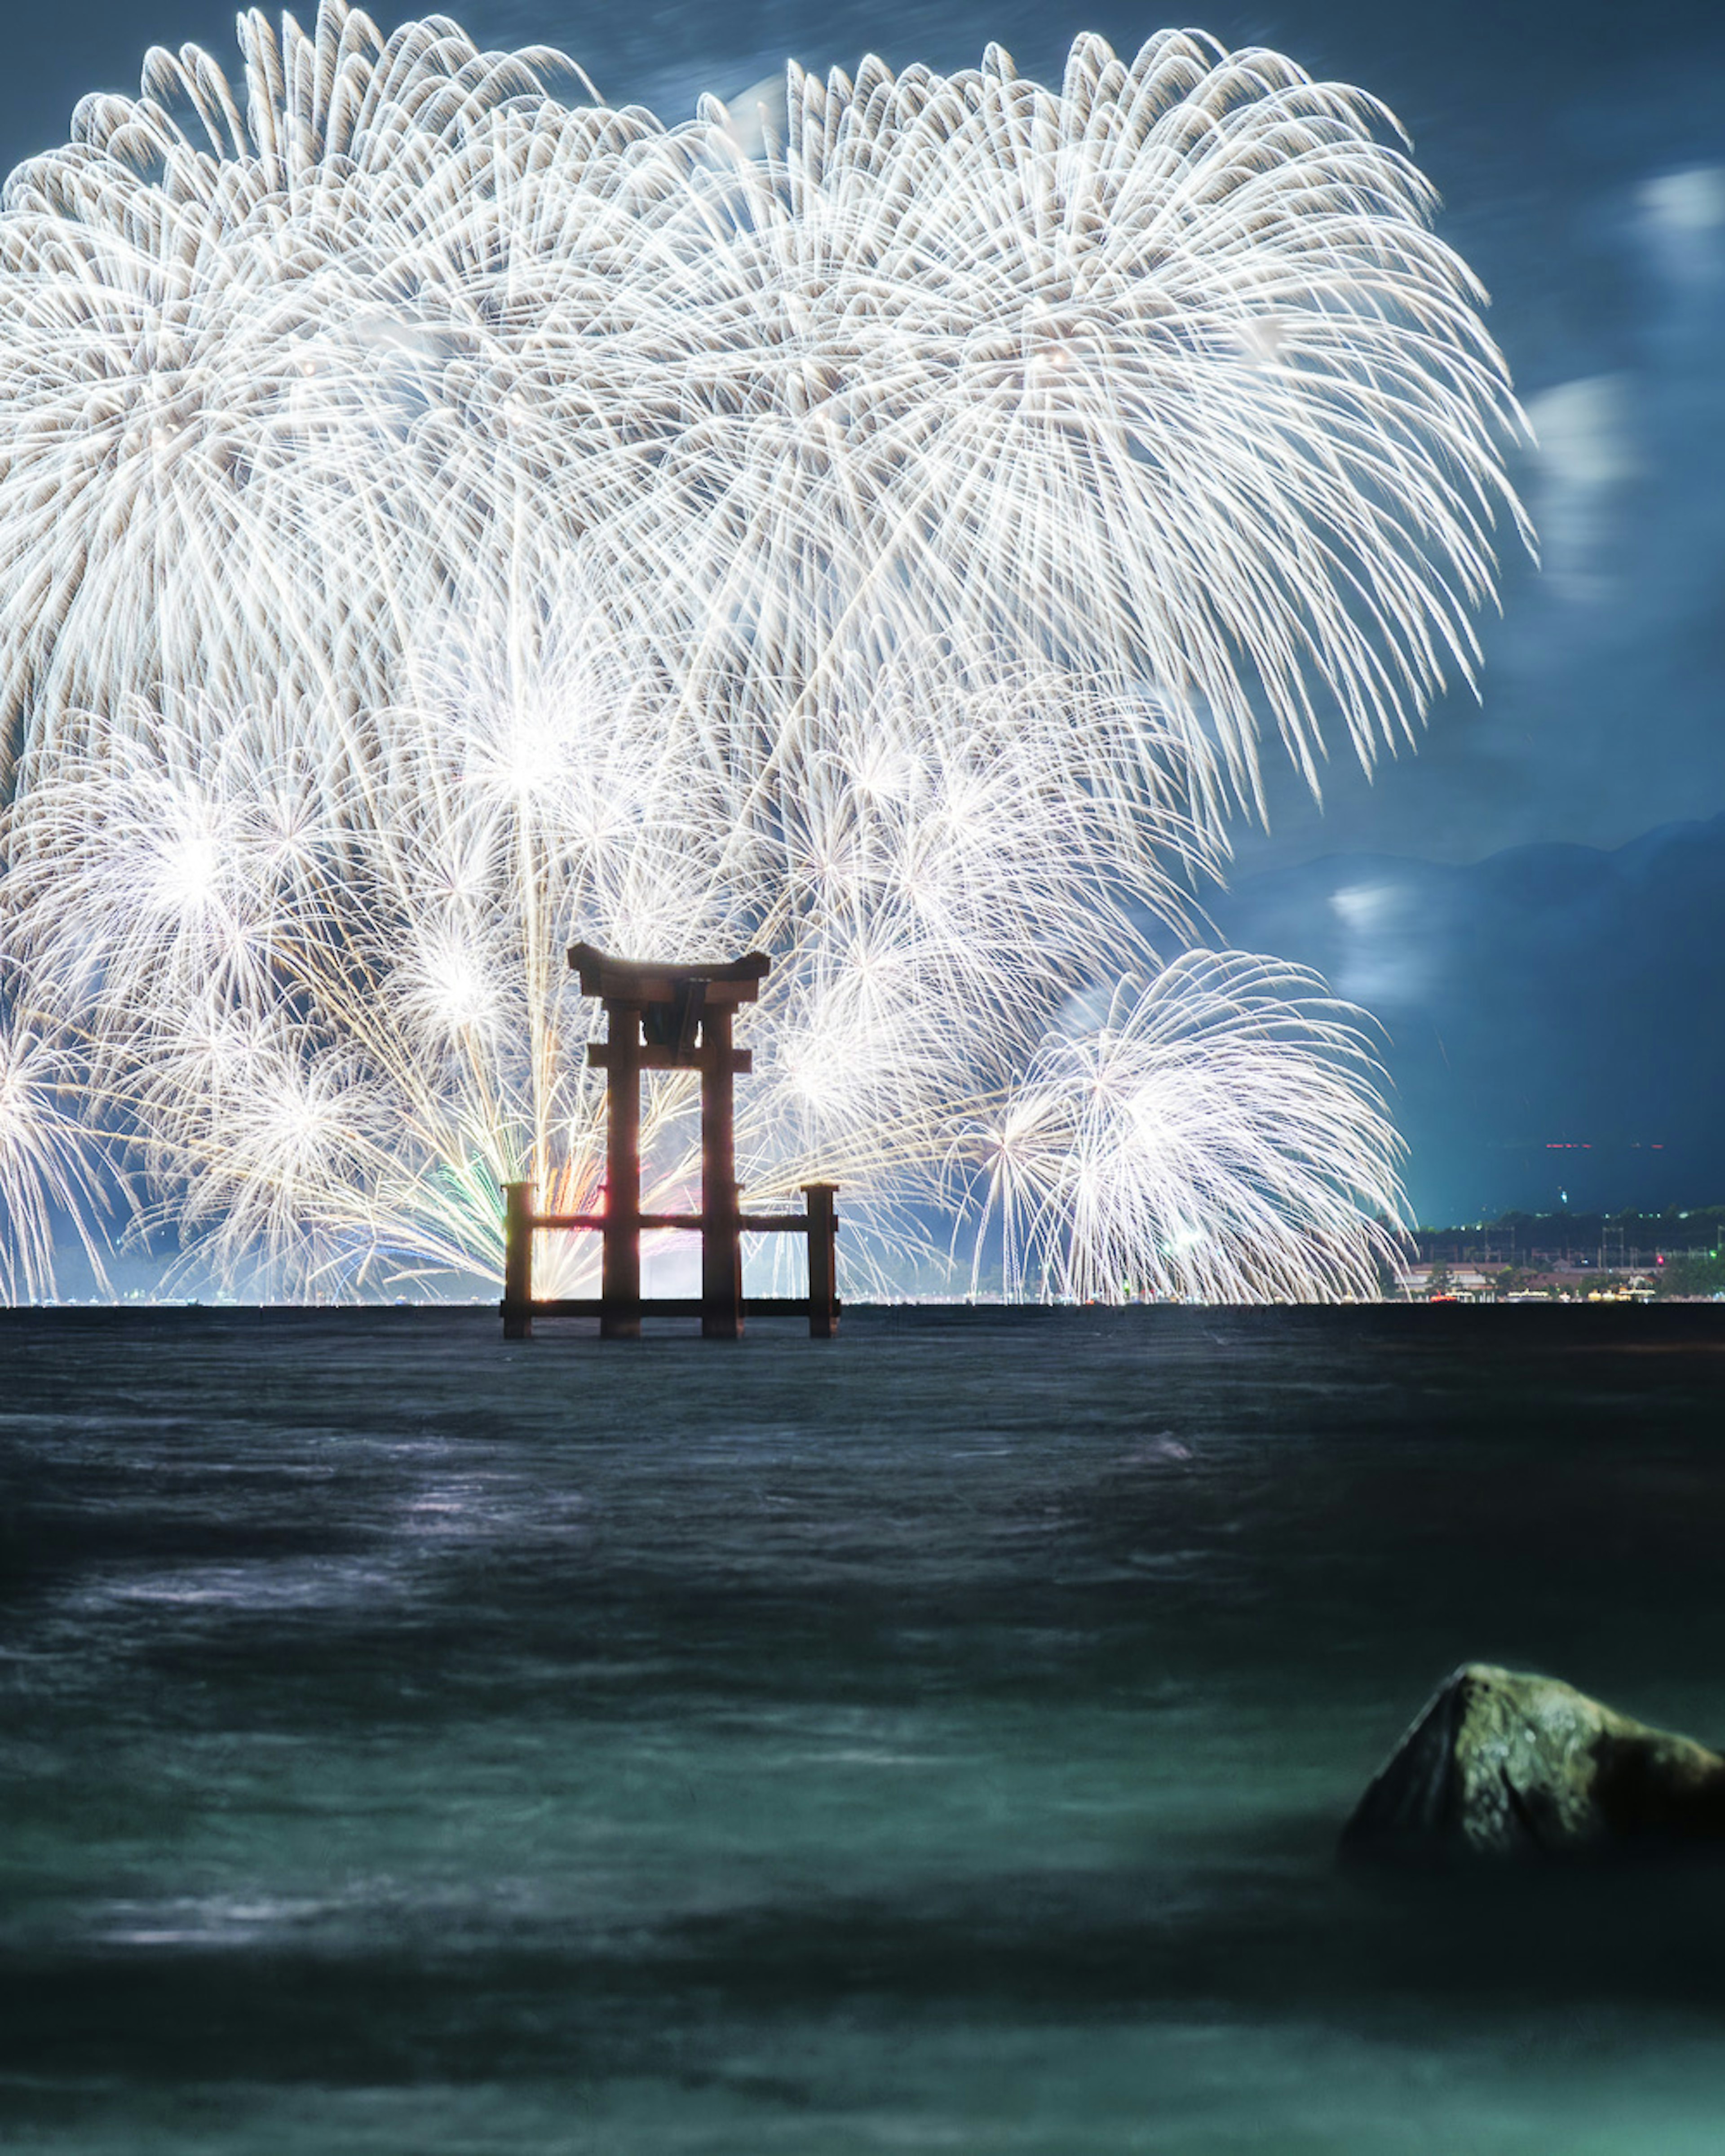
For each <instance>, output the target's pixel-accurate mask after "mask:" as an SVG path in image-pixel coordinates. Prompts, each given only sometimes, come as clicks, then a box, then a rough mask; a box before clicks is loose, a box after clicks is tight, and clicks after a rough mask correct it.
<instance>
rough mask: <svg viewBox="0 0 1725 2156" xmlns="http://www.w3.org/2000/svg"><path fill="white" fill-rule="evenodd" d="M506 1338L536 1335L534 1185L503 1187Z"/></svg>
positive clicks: (504, 1324)
mask: <svg viewBox="0 0 1725 2156" xmlns="http://www.w3.org/2000/svg"><path fill="white" fill-rule="evenodd" d="M503 1337H504V1338H505V1339H506V1340H531V1338H532V1337H533V1186H532V1184H531V1183H505V1184H504V1186H503Z"/></svg>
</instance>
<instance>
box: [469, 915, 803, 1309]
mask: <svg viewBox="0 0 1725 2156" xmlns="http://www.w3.org/2000/svg"><path fill="white" fill-rule="evenodd" d="M569 963H570V965H571V966H572V968H574V969H575V971H576V972H577V973H578V974H579V975H580V977H581V993H583V995H584V996H595V997H597V998H598V999H599V1000H600V1001H601V1002H602V1003H603V1004H604V1006H605V1018H606V1021H607V1028H606V1038H605V1039H603V1040H602V1041H597V1040H596V1041H591V1042H589V1043H588V1050H587V1057H588V1062H589V1063H591V1064H594V1065H598V1068H599V1069H600V1070H603V1071H604V1073H605V1074H606V1086H605V1209H604V1211H603V1213H543V1214H538V1213H535V1212H534V1210H533V1186H532V1184H531V1183H505V1185H504V1186H503V1194H504V1200H505V1221H504V1262H503V1337H504V1338H505V1339H506V1340H526V1339H529V1338H531V1335H532V1330H533V1319H534V1317H535V1315H536V1314H538V1315H541V1316H544V1317H598V1321H599V1333H600V1337H602V1338H603V1339H606V1340H634V1339H639V1337H640V1331H641V1317H642V1313H643V1312H649V1313H651V1314H654V1315H655V1316H662V1317H694V1316H695V1315H696V1313H697V1312H698V1313H699V1315H700V1317H701V1333H702V1335H703V1337H705V1338H706V1339H709V1340H735V1339H737V1338H739V1337H741V1335H742V1318H743V1308H742V1238H743V1236H744V1235H746V1234H758V1235H806V1236H807V1238H808V1240H809V1293H808V1296H807V1298H806V1299H805V1298H804V1297H803V1296H756V1297H754V1298H753V1299H752V1301H751V1302H750V1305H749V1307H750V1308H751V1309H752V1310H754V1311H758V1312H762V1314H778V1313H783V1312H795V1313H797V1314H798V1315H800V1314H801V1313H802V1312H804V1311H806V1312H808V1315H809V1332H810V1333H811V1334H812V1335H813V1336H814V1337H815V1338H816V1339H820V1340H829V1339H831V1337H833V1334H834V1331H835V1330H836V1328H837V1326H838V1322H839V1299H838V1265H837V1238H838V1233H839V1218H838V1204H837V1188H838V1187H837V1185H836V1184H834V1183H804V1184H803V1186H802V1188H803V1197H804V1199H806V1200H807V1209H806V1211H804V1212H802V1213H745V1212H744V1211H743V1210H742V1204H741V1201H740V1199H739V1195H738V1192H737V1141H736V1128H735V1120H734V1091H733V1086H732V1081H733V1080H734V1079H736V1078H737V1076H739V1075H743V1074H746V1073H747V1071H748V1070H750V1069H751V1067H752V1062H753V1058H752V1056H751V1055H750V1053H749V1051H748V1050H747V1049H743V1048H735V1047H733V1046H732V1039H731V1028H732V1020H733V1019H734V1018H735V1016H736V1013H737V1005H738V1004H752V1003H753V1002H754V1000H755V998H756V997H757V995H759V993H760V992H761V982H762V978H764V976H765V975H766V973H767V972H768V968H769V967H770V965H771V963H772V961H771V960H770V959H768V958H767V957H763V956H762V953H761V952H758V951H752V952H749V953H748V954H747V957H742V958H733V959H732V960H730V961H729V962H728V963H725V964H721V965H716V966H658V965H654V964H652V963H650V962H648V963H639V962H634V961H632V960H629V959H625V958H610V957H606V955H605V954H604V952H602V951H597V950H595V949H594V948H593V945H592V944H591V943H577V944H575V945H573V946H572V948H571V950H570V952H569ZM644 1070H699V1071H700V1073H701V1210H700V1212H698V1213H643V1212H642V1210H641V1074H642V1072H643V1071H644ZM542 1228H551V1229H598V1231H599V1233H600V1234H601V1235H603V1238H604V1248H603V1259H602V1261H601V1274H600V1293H599V1297H598V1301H596V1302H595V1301H589V1300H570V1299H562V1300H557V1301H535V1300H534V1296H533V1237H534V1235H535V1233H536V1230H538V1229H542ZM659 1228H684V1229H696V1230H697V1231H698V1232H699V1234H700V1236H701V1296H700V1300H699V1301H693V1300H691V1299H687V1298H684V1297H681V1296H661V1297H658V1298H656V1299H654V1300H651V1301H646V1300H644V1299H643V1297H642V1295H641V1235H642V1231H643V1230H644V1229H659Z"/></svg>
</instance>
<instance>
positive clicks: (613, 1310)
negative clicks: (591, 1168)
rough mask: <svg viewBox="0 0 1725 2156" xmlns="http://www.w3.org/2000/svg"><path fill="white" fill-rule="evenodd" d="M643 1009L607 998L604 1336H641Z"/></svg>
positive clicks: (601, 1291)
mask: <svg viewBox="0 0 1725 2156" xmlns="http://www.w3.org/2000/svg"><path fill="white" fill-rule="evenodd" d="M641 1015H642V1011H641V1005H640V1004H638V1003H630V1002H625V1001H624V999H623V998H620V997H619V998H611V997H607V998H606V999H605V1016H606V1018H607V1019H608V1021H609V1023H608V1028H607V1038H606V1042H605V1048H606V1055H605V1065H606V1086H605V1226H604V1252H603V1259H602V1260H601V1270H600V1285H599V1296H600V1301H601V1308H600V1312H599V1337H600V1339H602V1340H639V1338H640V1337H641Z"/></svg>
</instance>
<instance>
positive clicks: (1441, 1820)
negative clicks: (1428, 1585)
mask: <svg viewBox="0 0 1725 2156" xmlns="http://www.w3.org/2000/svg"><path fill="white" fill-rule="evenodd" d="M1707 1845H1713V1846H1714V1847H1716V1848H1717V1849H1718V1850H1720V1851H1725V1758H1721V1757H1720V1755H1719V1754H1718V1753H1717V1752H1711V1751H1709V1750H1708V1749H1707V1747H1706V1746H1705V1745H1704V1744H1697V1743H1696V1742H1695V1741H1694V1739H1693V1738H1688V1737H1679V1736H1675V1735H1673V1734H1672V1733H1671V1732H1669V1731H1666V1730H1663V1729H1651V1728H1649V1727H1647V1725H1646V1724H1645V1722H1635V1721H1631V1720H1630V1717H1629V1716H1627V1715H1625V1714H1619V1713H1617V1712H1615V1710H1614V1709H1613V1708H1611V1707H1604V1706H1601V1704H1600V1703H1599V1701H1598V1700H1595V1699H1589V1697H1588V1696H1587V1694H1586V1693H1585V1692H1580V1691H1576V1689H1575V1688H1574V1686H1573V1685H1567V1684H1563V1683H1562V1682H1561V1681H1559V1680H1558V1679H1557V1678H1556V1677H1545V1676H1532V1675H1530V1674H1528V1673H1527V1672H1526V1671H1518V1670H1502V1669H1497V1668H1496V1667H1494V1666H1492V1665H1491V1663H1489V1662H1466V1663H1464V1664H1463V1666H1461V1668H1460V1669H1459V1670H1457V1671H1455V1674H1454V1675H1453V1676H1450V1677H1449V1678H1447V1679H1446V1680H1445V1682H1444V1683H1443V1684H1442V1685H1440V1686H1439V1688H1438V1690H1437V1691H1436V1692H1435V1694H1434V1695H1433V1697H1432V1698H1431V1699H1430V1701H1429V1702H1427V1704H1426V1706H1425V1707H1424V1709H1423V1710H1422V1711H1421V1712H1420V1716H1419V1717H1418V1719H1417V1720H1416V1721H1415V1722H1414V1725H1413V1727H1411V1728H1410V1729H1409V1731H1408V1732H1407V1734H1406V1735H1405V1736H1404V1738H1402V1740H1401V1742H1400V1743H1399V1744H1398V1745H1397V1746H1396V1748H1395V1750H1394V1752H1393V1753H1391V1754H1390V1756H1389V1759H1388V1760H1386V1761H1385V1763H1384V1765H1383V1766H1382V1767H1381V1768H1379V1769H1378V1773H1377V1774H1375V1775H1374V1776H1373V1779H1372V1781H1371V1784H1370V1785H1369V1786H1368V1789H1367V1790H1366V1793H1365V1794H1364V1795H1363V1797H1362V1798H1361V1799H1360V1800H1359V1803H1358V1804H1357V1805H1356V1806H1355V1808H1354V1811H1353V1817H1352V1818H1351V1819H1350V1820H1348V1824H1347V1825H1346V1826H1345V1827H1344V1828H1343V1830H1342V1855H1343V1857H1344V1858H1346V1859H1348V1860H1350V1861H1366V1862H1382V1863H1399V1864H1431V1863H1443V1862H1446V1861H1452V1860H1455V1859H1462V1860H1466V1859H1479V1860H1484V1861H1490V1860H1499V1861H1501V1860H1503V1859H1509V1858H1517V1857H1520V1858H1536V1859H1538V1858H1560V1859H1561V1858H1568V1859H1589V1858H1592V1859H1599V1858H1604V1857H1609V1856H1627V1855H1630V1854H1634V1853H1637V1852H1644V1851H1645V1852H1650V1853H1651V1852H1653V1851H1671V1850H1678V1849H1684V1848H1690V1847H1694V1848H1701V1847H1705V1846H1707Z"/></svg>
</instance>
